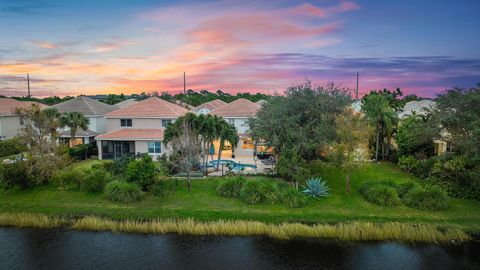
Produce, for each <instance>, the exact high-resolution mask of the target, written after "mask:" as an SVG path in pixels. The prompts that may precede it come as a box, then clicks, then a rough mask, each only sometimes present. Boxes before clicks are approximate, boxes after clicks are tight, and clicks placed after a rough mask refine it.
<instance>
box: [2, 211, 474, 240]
mask: <svg viewBox="0 0 480 270" xmlns="http://www.w3.org/2000/svg"><path fill="white" fill-rule="evenodd" d="M0 226H18V227H34V228H57V227H69V228H71V229H75V230H85V231H111V232H122V233H143V234H169V233H176V234H189V235H222V236H267V237H271V238H275V239H283V240H286V239H295V238H317V239H336V240H341V241H372V240H374V241H402V242H428V243H437V244H441V243H452V241H453V242H462V241H467V240H470V237H469V236H468V235H467V234H465V233H464V232H463V231H462V230H460V229H458V228H437V227H435V226H432V225H418V224H407V223H398V222H388V223H381V224H375V223H371V222H349V223H339V224H334V225H332V224H317V225H305V224H301V223H282V224H268V223H263V222H258V221H240V220H237V221H225V220H216V221H209V222H201V221H196V220H194V219H182V220H173V219H168V220H151V221H143V222H142V221H129V220H125V221H114V220H109V219H103V218H98V217H94V216H87V217H84V218H80V219H78V220H75V219H70V220H68V219H64V218H58V217H49V216H46V215H43V214H28V213H14V214H8V213H7V214H0Z"/></svg>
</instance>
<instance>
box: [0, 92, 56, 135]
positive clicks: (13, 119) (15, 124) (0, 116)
mask: <svg viewBox="0 0 480 270" xmlns="http://www.w3.org/2000/svg"><path fill="white" fill-rule="evenodd" d="M33 104H36V105H37V106H39V107H40V108H41V109H44V108H47V107H48V106H47V105H45V104H41V103H38V102H32V101H19V100H16V99H13V98H0V141H2V140H9V139H12V138H14V137H15V136H17V135H19V134H20V132H21V129H22V126H23V119H21V118H20V117H18V116H17V115H15V110H16V109H17V108H18V109H20V108H27V107H30V106H32V105H33Z"/></svg>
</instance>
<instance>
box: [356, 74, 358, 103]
mask: <svg viewBox="0 0 480 270" xmlns="http://www.w3.org/2000/svg"><path fill="white" fill-rule="evenodd" d="M355 100H358V71H357V87H356V89H355Z"/></svg>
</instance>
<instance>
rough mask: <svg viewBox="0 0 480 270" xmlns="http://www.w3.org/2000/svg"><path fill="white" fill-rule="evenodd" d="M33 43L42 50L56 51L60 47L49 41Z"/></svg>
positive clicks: (34, 41) (33, 41) (35, 41)
mask: <svg viewBox="0 0 480 270" xmlns="http://www.w3.org/2000/svg"><path fill="white" fill-rule="evenodd" d="M32 43H33V44H35V45H36V46H38V47H40V48H42V49H56V48H58V47H59V46H58V45H56V44H54V43H52V42H48V41H41V40H32Z"/></svg>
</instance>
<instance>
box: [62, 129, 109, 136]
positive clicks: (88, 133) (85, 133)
mask: <svg viewBox="0 0 480 270" xmlns="http://www.w3.org/2000/svg"><path fill="white" fill-rule="evenodd" d="M98 134H100V133H98V132H95V131H91V130H90V129H87V130H84V129H79V130H77V132H76V133H75V137H93V136H96V135H98ZM60 137H67V138H70V129H67V130H63V131H61V132H60Z"/></svg>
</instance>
